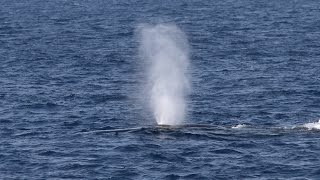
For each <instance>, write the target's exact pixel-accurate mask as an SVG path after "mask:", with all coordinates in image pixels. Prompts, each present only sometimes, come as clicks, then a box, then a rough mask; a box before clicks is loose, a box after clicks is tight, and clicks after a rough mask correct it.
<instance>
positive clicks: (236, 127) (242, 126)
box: [231, 124, 247, 129]
mask: <svg viewBox="0 0 320 180" xmlns="http://www.w3.org/2000/svg"><path fill="white" fill-rule="evenodd" d="M245 127H247V125H245V124H237V125H235V126H232V127H231V128H232V129H241V128H245Z"/></svg>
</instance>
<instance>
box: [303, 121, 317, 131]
mask: <svg viewBox="0 0 320 180" xmlns="http://www.w3.org/2000/svg"><path fill="white" fill-rule="evenodd" d="M302 127H304V128H307V129H309V130H312V129H320V120H319V121H318V122H312V123H306V124H304V125H302Z"/></svg>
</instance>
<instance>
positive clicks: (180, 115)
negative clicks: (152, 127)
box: [139, 24, 190, 125]
mask: <svg viewBox="0 0 320 180" xmlns="http://www.w3.org/2000/svg"><path fill="white" fill-rule="evenodd" d="M139 32H140V38H141V39H140V54H141V57H142V58H143V60H144V61H145V63H146V66H147V68H148V71H147V75H148V83H147V89H148V97H149V101H150V107H151V109H152V112H153V115H154V117H155V119H156V121H157V123H158V124H159V125H179V124H182V123H183V121H184V119H185V116H186V111H187V103H186V97H187V93H188V92H189V89H190V86H189V78H188V66H189V47H188V42H187V38H186V35H185V33H184V32H183V31H181V30H180V29H179V28H178V27H177V26H176V25H173V24H157V25H142V26H141V27H140V28H139Z"/></svg>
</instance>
